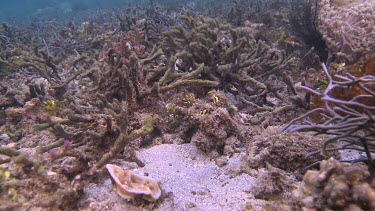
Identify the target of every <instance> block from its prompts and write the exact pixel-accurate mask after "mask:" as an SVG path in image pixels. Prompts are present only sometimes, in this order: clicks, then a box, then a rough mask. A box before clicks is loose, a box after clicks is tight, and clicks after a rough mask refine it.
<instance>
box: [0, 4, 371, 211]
mask: <svg viewBox="0 0 375 211" xmlns="http://www.w3.org/2000/svg"><path fill="white" fill-rule="evenodd" d="M172 2H173V4H172V3H171V1H140V2H138V3H137V4H132V3H129V4H126V5H122V7H120V8H117V9H109V8H105V9H104V8H103V9H100V10H95V11H93V10H91V9H90V7H81V6H80V7H78V6H77V7H70V6H69V8H68V9H64V10H61V14H60V13H59V12H56V14H55V15H54V16H51V14H52V13H54V12H51V11H59V9H58V6H56V7H54V6H51V7H47V8H40V9H38V12H37V13H34V14H33V18H31V19H30V21H29V22H27V23H26V22H25V21H18V22H17V19H12V18H9V17H8V19H7V18H4V20H2V18H3V15H0V20H1V26H0V210H34V209H36V210H80V209H82V210H90V209H93V208H92V207H89V206H91V205H89V204H90V203H89V202H88V199H87V198H89V197H86V196H85V194H86V193H87V189H88V188H89V187H92V184H95V185H99V184H103V180H107V181H109V178H111V181H112V183H113V187H111V188H112V189H113V188H115V189H116V192H117V193H118V195H119V196H121V197H122V198H120V197H119V200H120V199H121V200H123V201H122V202H123V203H128V204H129V205H131V206H135V207H137V208H139V209H145V210H150V209H151V210H152V209H157V208H158V206H161V205H163V203H171V201H173V200H174V199H173V193H166V192H165V191H163V185H167V184H161V183H159V182H158V181H155V180H154V179H152V176H150V177H148V176H147V175H144V176H141V175H138V173H137V171H136V170H135V169H137V168H142V167H144V166H145V165H146V164H145V163H143V162H142V161H141V160H139V159H138V158H137V155H136V153H137V152H138V151H140V150H143V149H148V148H152V147H155V146H157V145H162V144H190V145H194V146H196V148H197V150H199V151H200V152H202V153H204V155H205V156H207V157H209V158H210V159H212V161H213V162H215V163H216V165H217V166H218V167H220V168H223V167H224V166H225V167H227V164H228V163H230V162H232V161H231V159H232V158H234V157H238V156H242V159H240V161H238V162H239V164H238V168H236V169H234V170H230V171H232V172H235V171H237V172H238V174H239V175H240V174H249V175H251V176H253V177H255V178H256V182H257V184H256V185H254V186H252V187H253V190H252V191H249V193H244V194H248V198H249V200H248V201H246V203H245V204H244V209H245V207H246V208H247V209H249V210H252V208H253V207H254V206H262V209H276V210H278V209H280V210H291V209H296V210H299V209H309V210H310V209H311V210H326V209H327V210H328V209H329V210H341V209H342V210H374V209H375V203H374V202H375V178H374V177H375V158H374V156H375V155H374V153H375V76H374V75H375V33H374V32H375V13H374V11H375V2H374V1H372V0H361V1H355V0H353V1H349V0H348V1H328V0H293V1H287V0H281V1H276V0H271V1H261V0H236V1H211V0H207V1H190V2H189V3H186V2H185V1H172ZM67 5H70V4H67ZM213 5H214V6H213ZM54 9H55V10H54ZM68 13H69V14H71V16H72V17H66V16H68V15H66V14H68ZM20 22H22V23H20ZM281 131H282V132H281ZM284 131H285V132H296V133H285V132H284ZM300 132H306V133H300ZM349 154H350V155H349ZM189 159H193V158H189ZM193 160H194V159H193ZM124 163H127V164H124ZM129 163H132V165H136V167H134V166H133V167H132V168H130V169H129V168H128V166H129V165H130V164H129ZM228 168H229V167H228ZM108 172H109V173H108ZM202 182H204V181H202ZM90 185H91V186H90ZM243 185H244V186H245V185H249V184H243ZM106 188H107V189H106V190H107V191H109V189H108V187H106ZM112 189H110V190H112ZM85 191H86V192H85ZM115 196H117V195H116V194H113V197H115ZM84 197H86V199H84ZM85 200H86V201H85ZM254 200H255V202H254ZM259 204H262V205H259ZM95 209H96V208H95ZM95 209H94V210H95ZM97 209H112V208H111V207H110V205H103V204H101V205H100V206H99V208H97Z"/></svg>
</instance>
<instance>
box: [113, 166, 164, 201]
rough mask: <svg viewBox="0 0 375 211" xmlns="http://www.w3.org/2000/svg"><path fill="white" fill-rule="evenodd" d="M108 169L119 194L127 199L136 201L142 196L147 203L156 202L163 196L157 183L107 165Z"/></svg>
mask: <svg viewBox="0 0 375 211" xmlns="http://www.w3.org/2000/svg"><path fill="white" fill-rule="evenodd" d="M106 168H107V170H108V172H109V174H110V175H111V178H112V179H113V181H114V182H115V185H116V190H117V193H118V194H119V195H120V196H121V197H123V198H125V199H134V197H135V196H137V195H142V196H143V198H144V199H145V200H147V201H156V200H158V199H159V197H160V196H161V190H160V188H159V185H158V183H157V182H155V181H154V180H152V179H149V178H145V177H142V176H138V175H136V174H134V173H133V172H132V171H130V170H125V171H124V170H123V169H122V168H121V167H119V166H116V165H112V164H107V165H106Z"/></svg>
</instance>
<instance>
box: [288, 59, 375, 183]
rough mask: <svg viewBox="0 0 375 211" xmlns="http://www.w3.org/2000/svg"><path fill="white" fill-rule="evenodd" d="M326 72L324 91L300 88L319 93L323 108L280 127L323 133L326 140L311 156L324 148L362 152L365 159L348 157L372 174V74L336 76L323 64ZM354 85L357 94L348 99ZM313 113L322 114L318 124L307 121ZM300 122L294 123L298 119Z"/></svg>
mask: <svg viewBox="0 0 375 211" xmlns="http://www.w3.org/2000/svg"><path fill="white" fill-rule="evenodd" d="M322 67H323V70H324V72H325V74H326V75H327V79H328V85H327V87H326V88H325V90H324V91H323V92H318V91H316V90H313V89H311V88H309V87H302V88H303V89H304V90H306V91H307V92H310V93H312V94H315V95H318V96H319V97H320V99H321V100H322V102H323V108H315V109H313V110H311V111H309V112H307V113H305V114H303V115H302V116H300V117H298V118H296V119H294V120H292V121H291V122H290V123H289V124H287V125H286V126H285V127H283V128H282V131H286V132H314V135H320V134H325V135H328V137H329V138H328V139H327V140H326V141H325V142H324V145H323V147H322V149H321V150H320V151H316V152H312V153H310V154H308V155H307V157H310V156H312V155H315V154H317V153H320V152H322V153H323V155H326V153H327V151H334V150H346V149H352V150H357V151H360V152H365V153H366V156H367V158H366V159H358V160H349V161H350V162H364V163H366V164H367V165H368V167H369V170H370V172H371V175H373V176H375V166H374V160H373V158H372V156H373V155H372V153H375V76H373V75H366V76H362V77H359V78H358V77H356V76H354V75H351V74H348V75H347V76H341V75H335V76H334V78H335V79H334V78H333V77H332V76H331V74H330V73H329V71H328V69H327V67H326V66H325V65H324V64H322ZM354 88H356V90H358V94H357V95H356V96H353V97H351V99H347V98H349V95H348V93H349V91H351V90H352V89H354ZM313 114H319V115H321V117H322V119H321V120H320V122H318V123H313V122H312V121H310V120H309V119H310V117H311V116H312V115H313ZM302 120H303V123H301V124H296V123H297V122H301V121H302Z"/></svg>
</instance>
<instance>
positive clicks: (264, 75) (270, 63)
mask: <svg viewBox="0 0 375 211" xmlns="http://www.w3.org/2000/svg"><path fill="white" fill-rule="evenodd" d="M181 19H182V20H183V21H184V22H185V28H184V27H183V26H177V27H175V28H174V29H172V30H170V31H167V32H165V33H164V35H165V39H164V44H163V49H164V52H165V53H166V54H167V55H174V56H175V57H177V59H176V69H177V70H176V71H179V72H181V73H184V72H189V71H191V70H194V69H196V68H197V67H203V68H204V71H202V73H201V74H200V77H201V78H203V79H209V80H212V81H214V82H217V83H218V88H222V89H224V90H226V91H228V92H230V93H232V94H234V95H235V96H236V98H237V101H239V102H241V104H245V105H250V106H252V107H254V108H255V109H256V110H257V111H258V110H262V109H263V106H264V104H266V103H267V100H266V97H267V95H268V94H274V95H276V97H279V95H278V91H280V89H283V87H282V86H277V85H276V86H275V82H276V81H280V82H282V83H284V82H283V81H284V80H283V79H282V78H283V77H282V74H284V73H286V72H287V71H291V69H292V66H293V65H294V64H295V60H294V59H293V57H292V56H288V55H286V54H285V52H284V51H281V50H278V49H276V48H273V47H270V46H268V45H267V44H266V43H265V42H263V41H259V42H257V41H256V40H255V39H254V38H253V37H252V36H251V33H250V32H249V31H248V30H247V29H246V27H244V28H238V29H237V28H233V27H232V26H230V25H229V24H225V23H224V24H223V23H220V22H219V21H218V20H217V19H209V18H203V17H199V18H192V17H189V16H181ZM270 110H273V109H270ZM281 110H282V109H281Z"/></svg>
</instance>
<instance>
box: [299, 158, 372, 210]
mask: <svg viewBox="0 0 375 211" xmlns="http://www.w3.org/2000/svg"><path fill="white" fill-rule="evenodd" d="M368 176H369V172H368V171H367V170H366V168H365V167H364V166H357V165H345V164H342V163H340V162H338V161H336V160H334V159H332V158H331V159H329V160H325V161H322V162H321V163H320V169H319V170H309V171H307V172H306V174H305V176H304V178H303V184H302V185H301V186H300V187H299V188H298V190H296V191H294V192H293V198H294V200H295V203H296V204H297V207H298V209H319V210H323V209H333V210H337V209H342V210H372V209H374V208H375V189H374V187H373V181H369V182H367V181H366V178H367V177H368Z"/></svg>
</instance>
